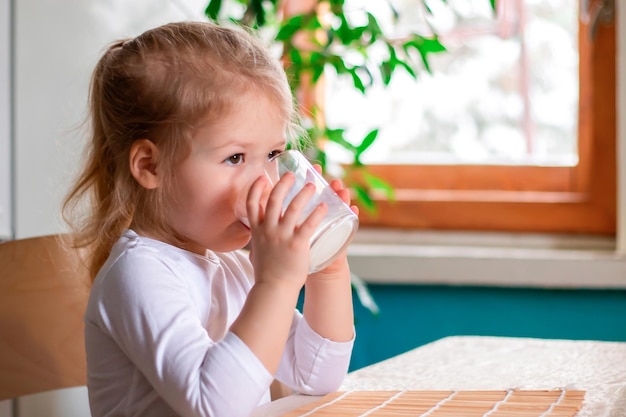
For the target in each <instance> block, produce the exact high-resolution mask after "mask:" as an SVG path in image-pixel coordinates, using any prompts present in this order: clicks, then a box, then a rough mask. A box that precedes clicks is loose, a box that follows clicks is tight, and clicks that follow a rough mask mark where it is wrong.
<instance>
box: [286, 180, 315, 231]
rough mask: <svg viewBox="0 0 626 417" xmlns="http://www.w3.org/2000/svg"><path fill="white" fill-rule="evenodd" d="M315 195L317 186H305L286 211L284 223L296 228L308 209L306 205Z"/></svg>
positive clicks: (309, 184)
mask: <svg viewBox="0 0 626 417" xmlns="http://www.w3.org/2000/svg"><path fill="white" fill-rule="evenodd" d="M314 193H315V185H314V184H311V183H308V184H305V185H304V187H302V189H301V190H300V191H299V192H298V194H296V196H295V197H294V198H293V199H292V200H291V202H290V203H289V206H288V207H287V209H286V210H285V213H284V214H283V221H284V222H285V224H287V225H293V226H294V227H295V226H296V225H297V223H298V219H299V218H300V215H301V214H302V210H304V207H306V204H307V203H308V202H309V200H310V199H311V197H313V194H314Z"/></svg>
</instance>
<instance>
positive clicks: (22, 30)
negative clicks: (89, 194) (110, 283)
mask: <svg viewBox="0 0 626 417" xmlns="http://www.w3.org/2000/svg"><path fill="white" fill-rule="evenodd" d="M207 3H208V0H177V1H176V0H169V1H168V0H54V1H53V0H19V1H17V0H12V1H11V0H0V54H5V53H6V52H5V49H6V45H7V44H8V41H7V40H8V33H9V32H8V30H9V27H10V25H9V20H8V19H9V16H10V14H9V13H8V12H6V11H7V10H8V6H9V4H11V5H12V7H13V17H14V20H13V22H12V23H13V28H14V34H13V35H14V36H13V39H12V41H11V42H12V48H13V50H14V59H15V60H14V62H13V69H14V72H13V77H14V81H15V84H14V101H13V103H12V106H7V103H8V102H7V101H6V100H7V99H8V97H9V95H8V88H7V86H5V85H4V84H3V82H4V83H6V82H7V81H8V71H7V70H6V69H5V65H7V66H8V64H9V60H8V59H6V58H5V56H4V55H2V56H0V170H6V169H8V167H9V163H8V156H9V155H10V152H9V150H8V148H7V147H8V143H9V141H8V135H7V133H6V129H7V128H8V122H7V121H5V118H7V117H8V112H7V107H9V108H12V109H13V119H14V120H15V125H14V135H13V141H12V142H13V143H14V145H15V148H14V150H13V151H14V153H15V155H16V157H15V160H14V175H13V176H12V177H11V180H10V181H11V183H12V186H13V188H14V190H15V193H14V207H15V208H16V210H15V213H14V214H15V215H14V219H13V220H12V221H9V222H8V223H10V224H12V227H13V228H14V231H15V235H14V237H15V238H25V237H32V236H38V235H45V234H51V233H58V232H60V231H63V230H64V229H65V227H64V225H63V222H62V221H61V217H60V205H61V201H62V199H63V196H64V194H65V192H66V190H67V188H68V186H69V183H70V181H71V179H72V177H73V175H74V173H75V170H76V169H77V167H78V166H79V163H80V153H81V148H82V144H83V140H84V135H83V133H84V132H83V131H81V130H80V124H81V122H82V121H83V118H84V116H85V110H86V99H87V88H88V84H89V77H90V73H91V70H92V68H93V66H94V65H95V62H96V60H97V58H98V57H99V55H100V54H101V52H102V50H103V48H104V47H105V45H106V44H108V43H109V42H111V41H113V40H115V39H117V38H120V37H127V36H135V35H137V34H139V33H141V32H142V31H144V30H145V29H148V28H149V27H152V26H156V25H158V24H162V23H166V22H167V21H174V20H188V19H201V18H203V11H204V8H205V7H206V4H207ZM3 100H4V101H3ZM5 159H6V160H5ZM8 174H9V173H8V172H4V171H3V172H0V209H1V208H2V207H3V206H4V205H5V203H4V199H3V196H4V194H3V193H7V196H6V198H7V199H8V198H9V197H8V191H5V190H8V189H9V188H10V187H9V185H8V181H7V180H6V179H7V178H8V177H9V175H8ZM2 179H4V182H3V180H2ZM1 216H2V214H1V213H0V226H2V225H3V223H2V219H3V217H1ZM2 232H3V229H2V228H1V227H0V235H1V234H2ZM9 409H10V406H9V404H8V402H0V417H10V416H11V415H12V414H11V411H9ZM43 410H45V412H44V411H43ZM87 415H89V412H88V409H87V402H86V391H85V390H84V389H78V390H69V391H68V392H64V393H61V394H55V395H41V396H34V397H29V398H26V399H23V400H20V402H19V417H35V416H46V417H74V416H75V417H85V416H87Z"/></svg>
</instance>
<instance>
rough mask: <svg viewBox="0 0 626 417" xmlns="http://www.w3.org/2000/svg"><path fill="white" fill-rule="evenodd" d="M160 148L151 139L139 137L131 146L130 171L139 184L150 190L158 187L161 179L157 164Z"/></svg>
mask: <svg viewBox="0 0 626 417" xmlns="http://www.w3.org/2000/svg"><path fill="white" fill-rule="evenodd" d="M158 160H159V148H157V146H156V145H155V144H154V142H152V141H151V140H150V139H137V140H136V141H135V142H133V144H132V145H131V147H130V155H129V163H130V173H131V174H132V176H133V177H134V178H135V179H136V180H137V182H138V183H139V185H141V186H142V187H144V188H147V189H149V190H152V189H154V188H157V187H158V186H159V183H160V180H159V176H158V175H157V171H156V166H157V162H158Z"/></svg>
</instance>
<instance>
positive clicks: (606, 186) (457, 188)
mask: <svg viewBox="0 0 626 417" xmlns="http://www.w3.org/2000/svg"><path fill="white" fill-rule="evenodd" d="M615 36H616V29H615V26H614V25H600V26H598V28H597V31H596V33H595V36H594V38H593V39H591V36H590V27H589V24H587V23H586V22H583V21H580V20H579V35H578V40H579V85H580V86H579V118H578V150H579V162H578V164H577V165H576V166H573V167H542V166H496V165H376V164H372V165H368V166H367V171H368V172H369V173H371V174H373V175H376V176H378V177H380V178H381V179H383V180H385V181H387V182H388V183H389V184H390V185H391V186H392V188H393V189H394V193H395V196H394V199H393V200H389V199H387V198H386V196H385V195H383V194H376V193H374V195H373V196H372V197H373V199H374V201H375V205H376V210H375V212H368V210H366V209H364V208H362V209H361V213H360V219H361V225H362V226H365V227H385V228H402V229H418V230H419V229H428V230H462V231H510V232H538V233H584V234H600V235H614V234H615V231H616V223H617V219H616V215H617V214H616V213H617V210H616V204H617V197H616V190H617V180H616V172H617V164H616V49H615V48H616V41H615ZM349 180H350V179H348V181H349Z"/></svg>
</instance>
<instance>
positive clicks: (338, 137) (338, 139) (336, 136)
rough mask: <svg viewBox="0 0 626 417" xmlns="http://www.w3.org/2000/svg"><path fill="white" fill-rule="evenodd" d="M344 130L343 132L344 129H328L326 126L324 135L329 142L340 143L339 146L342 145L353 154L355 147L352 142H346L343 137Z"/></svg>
mask: <svg viewBox="0 0 626 417" xmlns="http://www.w3.org/2000/svg"><path fill="white" fill-rule="evenodd" d="M344 132H345V130H344V129H328V128H327V129H326V137H327V138H328V140H330V141H331V142H334V143H336V144H338V145H340V146H341V147H343V148H344V149H347V150H348V151H350V152H351V153H353V154H355V153H356V152H357V151H356V147H355V146H354V145H353V144H351V143H350V142H348V141H347V140H346V138H344V136H343V134H344Z"/></svg>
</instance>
